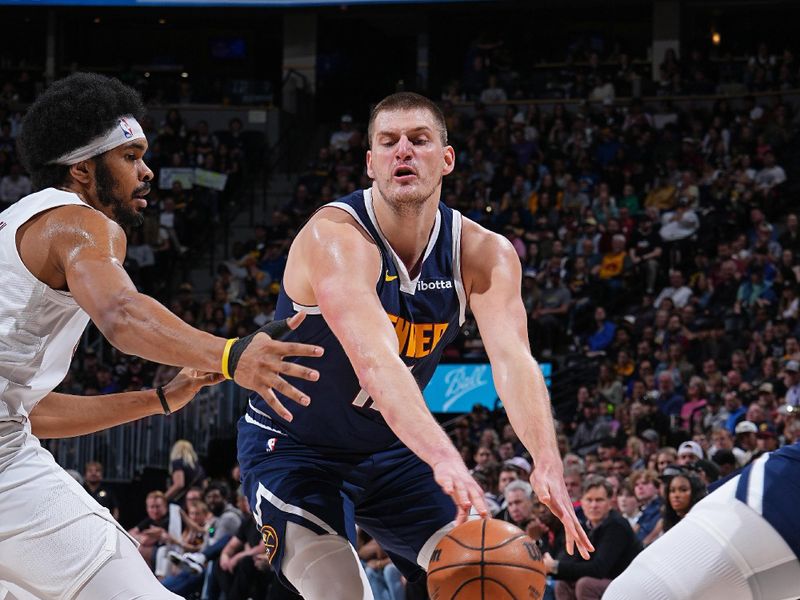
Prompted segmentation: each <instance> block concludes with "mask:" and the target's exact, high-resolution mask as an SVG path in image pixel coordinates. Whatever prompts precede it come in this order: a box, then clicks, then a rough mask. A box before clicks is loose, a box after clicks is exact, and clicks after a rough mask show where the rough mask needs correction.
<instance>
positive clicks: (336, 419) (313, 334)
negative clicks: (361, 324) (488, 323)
mask: <svg viewBox="0 0 800 600" xmlns="http://www.w3.org/2000/svg"><path fill="white" fill-rule="evenodd" d="M327 206H328V207H333V208H337V209H339V210H343V211H345V212H347V213H348V214H349V215H350V216H351V217H352V218H353V220H354V221H355V222H356V223H357V224H358V226H359V227H361V228H362V229H363V230H364V232H365V233H366V234H367V235H369V236H370V237H371V238H372V240H373V241H374V242H375V245H376V247H377V248H378V251H379V252H380V255H381V260H382V263H383V264H382V267H381V269H380V276H379V277H378V281H376V283H375V291H376V292H377V295H378V298H379V300H380V302H381V305H382V307H383V310H384V311H385V312H386V315H387V317H388V318H389V320H390V321H391V323H392V325H393V327H394V330H395V334H396V336H397V342H398V353H399V355H400V357H401V358H402V360H403V362H404V363H405V364H406V366H408V367H409V368H410V369H411V372H412V374H413V376H414V378H415V379H416V381H417V382H418V383H419V386H420V388H424V387H425V385H427V383H428V381H430V378H431V377H432V376H433V372H434V370H435V369H436V365H437V364H438V362H439V358H440V357H441V354H442V351H443V350H444V348H445V346H447V344H449V343H450V342H452V341H453V339H454V338H455V337H456V335H457V334H458V331H459V329H460V328H461V325H462V324H463V322H464V313H465V310H466V299H465V298H466V295H465V292H464V286H463V283H462V281H461V215H460V214H459V213H458V212H457V211H454V210H452V209H450V208H448V207H447V206H445V205H444V204H442V203H440V204H439V210H438V212H437V213H436V220H435V223H434V227H433V229H432V231H431V235H430V238H429V240H428V245H427V247H426V249H425V252H424V254H423V257H422V260H421V264H420V270H419V273H418V274H417V276H416V277H414V278H412V277H410V275H409V273H408V272H407V270H406V267H405V265H404V264H403V262H402V261H401V260H400V259H399V257H398V256H397V254H396V253H395V251H394V250H393V249H392V247H391V245H390V244H389V242H388V240H386V239H385V238H384V236H383V233H382V232H381V229H380V227H379V225H378V221H377V218H376V216H375V211H374V208H373V200H372V192H371V190H369V189H367V190H363V191H357V192H354V193H353V194H350V195H349V196H345V197H344V198H342V199H341V200H339V201H337V202H332V203H330V204H328V205H327ZM352 310H354V311H357V310H358V304H357V303H354V304H353V308H352ZM298 311H303V312H305V313H307V316H306V319H305V321H304V322H303V324H302V325H301V326H300V327H298V328H297V329H296V330H295V331H292V332H290V333H289V334H288V336H287V337H286V338H285V339H286V340H288V341H297V342H304V343H309V344H317V345H320V346H322V347H323V348H325V355H324V356H323V357H322V358H319V359H308V358H305V357H296V358H291V359H287V360H292V361H294V362H297V363H300V364H304V365H308V366H313V368H315V369H317V370H319V372H320V379H319V382H318V383H316V382H309V381H305V380H298V381H296V382H294V381H293V382H292V383H293V384H294V385H295V386H296V387H297V388H298V389H300V390H301V391H303V392H305V393H307V394H308V395H309V396H310V397H311V398H312V401H311V405H310V406H309V407H300V406H298V405H297V404H295V403H294V402H291V401H288V399H286V398H283V397H281V398H280V399H281V400H282V401H283V404H284V406H286V407H287V408H288V409H289V410H290V411H291V412H292V415H293V417H294V418H293V420H292V421H291V422H290V423H287V422H284V421H282V420H281V419H280V418H279V417H278V416H277V415H276V414H275V413H274V412H273V411H272V409H270V408H269V406H268V405H267V403H266V402H264V401H263V400H262V399H261V398H260V397H258V396H256V395H254V396H252V397H251V406H250V409H249V410H248V417H249V420H248V423H250V424H251V425H252V424H254V423H255V424H257V425H258V426H263V427H264V428H265V429H266V428H267V427H271V426H274V425H275V424H277V425H279V427H280V428H281V429H283V430H285V431H286V433H287V434H288V435H289V437H290V438H292V439H293V440H294V441H297V442H300V443H303V444H305V445H308V446H316V447H323V448H326V449H336V450H347V451H355V452H361V451H363V452H375V451H377V450H379V449H382V448H386V447H388V446H389V445H391V444H393V443H395V442H397V437H396V436H395V435H394V433H393V432H392V431H391V429H390V428H389V427H388V426H387V425H386V422H385V421H384V419H383V417H382V416H381V414H380V412H379V411H377V410H373V409H372V408H371V405H372V403H371V402H369V398H368V396H367V394H366V392H363V391H362V390H361V385H360V384H359V381H358V377H357V376H356V374H355V372H354V370H353V367H352V366H351V364H350V361H349V359H348V358H347V355H346V354H345V352H344V350H343V348H342V346H341V344H340V343H339V341H338V340H337V339H336V336H335V335H334V334H333V332H332V331H331V330H330V328H329V327H328V325H327V323H326V322H325V319H324V317H323V316H322V315H321V314H320V311H319V308H318V307H316V306H301V305H299V304H297V303H295V302H294V301H293V300H292V299H291V298H290V297H289V296H288V295H287V294H286V292H285V290H281V293H280V296H279V297H278V304H277V307H276V310H275V318H276V319H282V318H284V317H288V316H291V315H293V314H295V313H296V312H298ZM276 393H277V392H276ZM279 396H280V394H279Z"/></svg>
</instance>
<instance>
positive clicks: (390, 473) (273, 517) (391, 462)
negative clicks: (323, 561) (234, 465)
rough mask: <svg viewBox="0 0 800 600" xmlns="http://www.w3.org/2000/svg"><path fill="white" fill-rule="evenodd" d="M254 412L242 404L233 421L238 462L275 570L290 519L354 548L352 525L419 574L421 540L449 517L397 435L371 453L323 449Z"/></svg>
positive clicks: (406, 571) (450, 510) (452, 511)
mask: <svg viewBox="0 0 800 600" xmlns="http://www.w3.org/2000/svg"><path fill="white" fill-rule="evenodd" d="M253 417H256V418H258V417H260V416H259V415H252V416H251V414H249V411H248V415H247V417H242V419H240V421H239V438H238V448H239V465H240V467H241V472H242V485H243V489H244V491H245V493H246V495H247V498H248V500H249V501H250V507H251V510H252V511H253V515H254V517H255V518H256V522H257V523H258V526H259V528H260V530H261V534H262V537H263V540H264V544H265V546H266V548H267V552H268V554H269V560H270V563H271V564H272V567H273V569H275V571H278V572H280V568H281V560H282V557H283V549H284V548H285V535H286V523H287V522H288V521H292V522H294V523H297V524H298V525H302V526H303V527H306V528H308V529H310V530H312V531H314V532H316V533H318V534H320V535H324V534H338V535H340V536H343V537H345V538H347V539H348V540H349V541H350V543H351V544H352V545H353V546H354V547H355V546H356V524H358V526H359V527H360V528H361V529H363V530H364V531H366V532H367V533H368V534H369V535H370V536H372V537H373V538H374V539H375V540H376V541H377V542H378V544H380V546H381V548H383V550H384V551H385V552H386V553H387V554H388V555H389V557H390V558H391V559H392V561H393V562H394V564H395V565H396V566H397V568H398V569H400V571H401V572H402V573H403V575H405V576H406V578H407V579H409V580H410V581H414V580H416V579H417V578H418V577H419V576H421V575H422V572H423V569H422V567H421V566H420V557H421V555H422V556H424V555H426V554H429V553H430V552H431V551H432V550H433V548H432V547H428V546H430V544H429V545H428V546H426V542H428V541H429V540H430V539H431V537H432V536H433V535H434V534H436V533H437V532H439V531H440V530H446V529H447V528H448V527H449V526H450V524H451V523H452V521H453V520H454V519H455V516H456V507H455V505H454V504H453V501H452V500H451V498H450V497H449V496H447V495H446V494H445V493H444V492H443V491H442V489H441V488H440V487H439V485H438V484H437V483H436V481H435V480H434V478H433V472H432V470H431V468H430V467H429V466H428V465H426V464H425V463H424V462H422V461H421V460H420V459H419V458H418V457H417V456H416V455H415V454H414V453H413V452H411V451H410V450H409V449H408V448H406V447H405V446H404V445H402V444H401V443H399V442H398V443H397V444H395V445H393V446H391V447H390V448H387V449H386V450H382V451H380V452H377V453H372V454H363V453H359V454H349V453H346V452H331V451H330V450H328V449H325V451H323V450H321V449H319V448H312V447H309V446H305V445H302V444H299V443H297V442H296V441H293V440H292V439H291V438H289V437H288V435H286V434H285V433H284V432H283V431H282V430H281V429H280V427H278V426H276V425H275V424H274V422H273V421H271V420H268V419H263V418H258V421H256V420H255V419H253ZM320 426H321V427H324V426H325V425H324V423H320ZM423 564H426V565H427V559H424V560H423Z"/></svg>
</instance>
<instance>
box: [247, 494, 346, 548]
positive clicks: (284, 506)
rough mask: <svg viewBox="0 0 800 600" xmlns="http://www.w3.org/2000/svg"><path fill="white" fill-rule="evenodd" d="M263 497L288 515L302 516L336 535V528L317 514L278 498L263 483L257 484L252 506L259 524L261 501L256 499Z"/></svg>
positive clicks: (260, 521) (260, 519)
mask: <svg viewBox="0 0 800 600" xmlns="http://www.w3.org/2000/svg"><path fill="white" fill-rule="evenodd" d="M259 498H260V499H264V500H266V501H267V502H269V503H270V504H272V506H274V507H275V508H277V509H278V510H280V511H283V512H285V513H289V514H290V515H295V516H298V517H302V518H303V519H305V520H306V521H308V522H309V523H313V524H314V525H316V526H317V527H319V528H321V529H324V530H325V532H326V533H330V534H332V535H338V534H337V533H336V530H335V529H334V528H333V527H331V526H330V525H328V524H327V523H326V522H325V521H323V520H322V519H320V518H319V517H318V516H316V515H314V514H312V513H310V512H308V511H307V510H305V509H303V508H300V507H299V506H295V505H294V504H289V503H288V502H284V501H283V500H281V499H280V498H278V497H277V496H276V495H275V494H273V493H272V492H270V491H269V490H268V489H267V488H266V487H265V486H264V484H263V483H260V482H259V484H258V490H257V491H256V505H255V506H254V507H253V516H255V517H256V521H257V522H258V525H259V526H262V525H263V524H264V523H263V522H262V518H261V503H260V502H258V499H259Z"/></svg>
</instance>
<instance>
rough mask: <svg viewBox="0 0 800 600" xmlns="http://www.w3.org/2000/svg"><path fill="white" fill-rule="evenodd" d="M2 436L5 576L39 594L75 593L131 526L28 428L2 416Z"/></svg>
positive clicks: (45, 598) (0, 518)
mask: <svg viewBox="0 0 800 600" xmlns="http://www.w3.org/2000/svg"><path fill="white" fill-rule="evenodd" d="M15 426H16V427H17V429H16V430H10V431H9V429H10V428H12V427H15ZM0 440H2V447H0V462H2V463H3V464H2V465H0V467H1V468H0V506H2V510H0V581H7V582H10V583H11V584H14V585H15V586H17V587H19V588H22V589H23V590H26V591H28V592H29V593H30V594H32V595H33V596H34V597H36V598H39V599H40V600H51V599H52V600H56V599H58V600H64V599H69V598H73V597H74V595H75V594H76V592H77V590H78V589H80V588H81V587H82V586H83V585H84V584H85V583H86V582H87V581H88V580H89V578H91V577H92V576H93V575H94V574H95V573H97V572H98V570H99V569H100V568H101V567H102V566H103V565H104V564H105V563H106V562H107V561H108V560H110V559H111V558H112V556H113V555H114V553H115V551H116V545H117V536H118V535H119V534H121V535H124V533H122V532H121V531H120V529H119V525H118V524H117V523H116V522H115V521H114V520H113V518H112V517H111V515H110V513H109V512H108V510H106V509H105V508H103V507H101V506H100V505H99V504H98V503H97V502H96V501H95V500H94V499H93V498H92V497H91V496H89V494H88V493H87V492H86V491H85V490H84V489H83V488H82V487H81V486H80V485H78V483H77V482H76V481H75V480H74V479H73V478H72V477H70V476H69V475H68V474H67V473H66V472H65V471H64V470H63V469H61V467H59V466H58V465H57V464H56V462H55V460H54V459H53V457H52V455H50V453H48V452H47V451H45V450H44V449H43V448H42V447H41V446H40V445H39V442H38V440H37V439H36V438H35V437H34V436H33V435H31V433H30V431H29V430H28V429H26V428H25V427H24V426H20V425H17V424H0ZM4 452H5V456H2V455H3V453H4ZM140 560H141V559H140ZM13 593H14V592H13V588H12V594H13Z"/></svg>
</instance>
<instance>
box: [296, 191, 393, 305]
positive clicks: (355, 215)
mask: <svg viewBox="0 0 800 600" xmlns="http://www.w3.org/2000/svg"><path fill="white" fill-rule="evenodd" d="M368 191H370V190H364V197H365V198H366V196H367V192H368ZM325 206H330V207H332V208H338V209H341V210H343V211H344V212H346V213H347V214H348V215H350V216H351V217H353V219H355V221H356V223H358V224H359V225H360V226H361V229H363V230H364V233H366V234H367V235H368V236H369V237H370V238H371V237H372V234H371V233H370V232H369V229H367V226H366V225H364V221H362V220H361V218H360V217H359V216H358V213H357V212H356V209H355V208H353V207H352V206H350V205H349V204H347V203H345V202H338V201H337V202H329V203H328V204H326V205H325ZM323 208H324V207H323ZM382 263H383V261H381V266H383V264H382ZM382 278H383V273H380V272H379V273H378V281H376V282H375V287H378V284H379V283H380V282H381V279H382ZM311 314H314V313H311Z"/></svg>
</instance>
